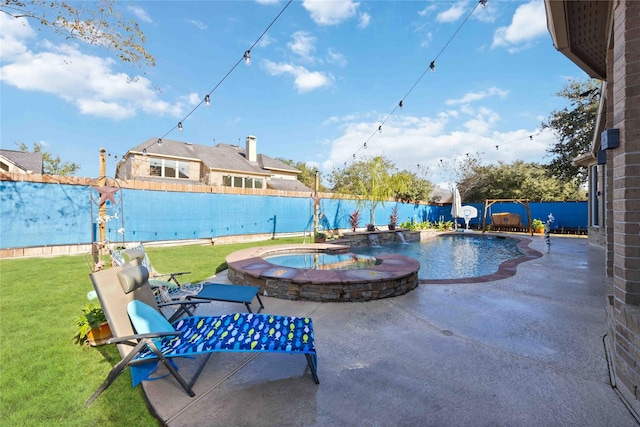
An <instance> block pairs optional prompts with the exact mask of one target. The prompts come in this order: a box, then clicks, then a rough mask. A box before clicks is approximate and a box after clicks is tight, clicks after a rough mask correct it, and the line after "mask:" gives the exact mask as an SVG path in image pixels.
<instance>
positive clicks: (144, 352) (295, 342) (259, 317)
mask: <svg viewBox="0 0 640 427" xmlns="http://www.w3.org/2000/svg"><path fill="white" fill-rule="evenodd" d="M90 277H91V281H92V282H93V286H94V288H95V290H96V293H97V295H98V298H99V299H100V303H101V304H102V308H103V310H104V313H105V315H106V317H107V320H108V322H109V326H110V327H111V332H112V334H113V336H114V337H113V338H111V339H109V340H108V341H107V342H106V344H117V346H118V350H119V352H120V356H121V357H122V360H121V361H120V362H118V363H117V364H116V365H115V366H114V367H113V368H112V369H111V371H110V372H109V374H108V376H107V378H106V380H105V381H104V382H103V383H102V385H101V386H100V387H99V388H98V389H97V390H96V392H95V393H94V394H93V395H92V396H91V397H90V398H89V400H88V401H87V403H86V406H89V405H91V403H92V402H93V401H94V400H95V399H96V398H97V397H98V396H99V395H100V394H101V393H102V392H103V391H104V390H106V388H107V387H109V385H111V384H112V383H113V381H115V379H116V378H117V377H118V376H119V375H120V374H121V373H122V372H123V371H124V370H125V369H126V368H127V367H128V368H130V370H131V377H132V383H133V387H135V386H136V385H138V384H139V383H140V382H141V381H144V380H146V379H150V376H151V375H152V374H153V373H154V372H155V370H156V368H157V366H158V363H159V362H160V363H162V364H163V365H164V366H165V367H166V368H167V370H168V371H169V373H170V374H171V375H172V376H173V377H174V378H175V379H176V381H178V382H179V383H180V385H181V386H182V388H183V389H184V390H185V392H186V393H187V394H189V396H192V397H193V396H195V393H194V392H193V389H192V387H193V385H194V384H195V382H196V380H197V379H198V377H199V376H200V373H201V372H202V369H203V368H204V366H205V365H206V363H207V361H208V360H209V357H210V356H211V354H212V353H214V352H266V353H268V352H276V353H289V354H304V355H305V357H306V359H307V366H308V367H309V370H310V373H311V376H312V378H313V380H314V382H315V383H316V384H319V383H320V381H319V379H318V375H317V355H316V349H315V343H314V334H313V323H312V320H311V318H308V317H290V316H278V315H271V314H259V313H233V314H228V315H223V316H189V317H185V318H182V319H180V320H177V321H175V322H173V323H169V321H167V320H166V319H165V318H164V317H163V316H162V315H161V313H160V311H159V308H158V305H157V303H156V300H155V298H154V295H153V292H152V290H151V287H150V285H149V282H148V280H149V273H148V271H147V269H146V268H145V267H144V266H140V265H137V262H133V263H129V264H126V265H124V266H118V267H112V268H109V269H106V270H102V271H99V272H95V273H92V274H91V275H90ZM184 303H187V304H188V301H185V302H184ZM196 355H200V356H198V357H199V358H202V360H201V362H200V365H199V367H198V369H197V370H196V372H195V374H194V376H193V378H192V379H191V380H190V381H189V382H187V381H186V380H185V379H184V378H183V377H182V376H181V375H180V374H179V373H178V370H177V365H176V362H177V361H178V360H180V359H179V358H181V357H188V358H192V357H193V356H196Z"/></svg>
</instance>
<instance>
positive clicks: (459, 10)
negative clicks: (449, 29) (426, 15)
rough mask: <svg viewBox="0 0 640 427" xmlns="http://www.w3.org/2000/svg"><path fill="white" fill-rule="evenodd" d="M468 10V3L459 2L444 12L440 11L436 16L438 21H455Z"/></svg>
mask: <svg viewBox="0 0 640 427" xmlns="http://www.w3.org/2000/svg"><path fill="white" fill-rule="evenodd" d="M465 10H466V3H457V4H454V5H453V6H451V7H450V8H449V9H447V10H445V11H444V12H440V13H438V15H437V16H436V21H438V22H455V21H457V20H458V19H460V17H461V16H462V14H463V13H464V12H465Z"/></svg>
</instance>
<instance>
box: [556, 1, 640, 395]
mask: <svg viewBox="0 0 640 427" xmlns="http://www.w3.org/2000/svg"><path fill="white" fill-rule="evenodd" d="M545 7H546V13H547V24H548V28H549V32H550V33H551V36H552V39H553V42H554V45H555V47H556V48H557V49H558V50H559V51H560V52H561V53H562V54H564V55H565V56H567V57H568V58H569V59H570V60H571V61H573V62H574V63H575V64H576V65H578V66H579V67H580V68H581V69H583V70H584V71H585V72H586V73H587V74H589V75H590V76H591V77H594V78H597V79H599V80H601V81H602V82H603V86H602V89H603V90H602V91H601V100H600V112H601V114H600V118H599V120H598V123H597V126H596V129H597V132H596V135H595V136H594V141H593V144H592V150H591V153H587V154H586V155H584V156H581V157H580V158H578V159H576V162H578V163H579V164H582V165H584V166H587V167H588V168H589V182H590V189H589V193H590V194H589V195H590V197H589V201H590V212H589V214H590V217H589V221H590V224H589V225H590V228H589V241H590V243H597V244H601V245H603V246H604V247H605V260H604V262H605V263H606V277H605V279H604V282H605V286H606V287H607V300H606V303H607V336H606V338H607V346H608V350H609V353H610V354H611V361H612V368H613V371H614V374H615V380H616V382H617V383H622V384H624V386H625V389H626V390H625V391H629V392H630V393H631V394H632V395H633V396H634V397H635V398H636V399H638V398H639V397H640V1H632V0H627V1H625V0H615V1H566V0H563V1H558V0H545ZM616 134H617V135H616ZM636 404H637V403H636Z"/></svg>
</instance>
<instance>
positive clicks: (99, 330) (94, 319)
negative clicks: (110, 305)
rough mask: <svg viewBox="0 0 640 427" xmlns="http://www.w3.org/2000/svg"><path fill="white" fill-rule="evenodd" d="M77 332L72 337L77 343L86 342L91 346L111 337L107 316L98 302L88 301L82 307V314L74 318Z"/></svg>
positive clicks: (102, 342)
mask: <svg viewBox="0 0 640 427" xmlns="http://www.w3.org/2000/svg"><path fill="white" fill-rule="evenodd" d="M76 325H77V326H78V333H77V334H76V336H75V337H74V338H75V340H76V343H77V344H80V345H82V344H84V343H86V342H88V343H89V345H91V346H94V347H95V346H97V345H102V344H104V342H105V341H106V340H108V339H109V338H111V328H109V323H108V322H107V318H106V316H105V315H104V311H102V307H101V306H100V305H98V304H94V303H89V304H88V305H87V306H86V307H85V308H83V309H82V314H81V315H80V316H78V318H77V319H76Z"/></svg>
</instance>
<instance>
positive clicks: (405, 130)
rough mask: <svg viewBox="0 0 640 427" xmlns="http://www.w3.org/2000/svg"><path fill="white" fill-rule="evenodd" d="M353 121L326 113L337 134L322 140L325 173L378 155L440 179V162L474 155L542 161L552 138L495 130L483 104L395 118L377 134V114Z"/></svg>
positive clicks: (487, 160)
mask: <svg viewBox="0 0 640 427" xmlns="http://www.w3.org/2000/svg"><path fill="white" fill-rule="evenodd" d="M352 119H353V120H352V121H346V119H345V118H338V117H331V118H329V119H327V120H326V121H325V123H324V124H325V125H327V126H336V128H337V130H338V131H339V132H340V136H339V137H337V138H335V139H333V140H330V141H327V145H328V146H329V150H328V156H327V158H326V160H325V161H323V162H322V168H323V170H324V171H326V172H330V171H331V170H332V168H333V167H343V166H344V164H345V162H346V163H347V164H348V163H349V162H350V161H352V160H353V155H354V154H356V159H360V158H362V157H373V156H378V155H383V156H385V157H386V158H388V159H389V160H391V161H392V162H393V163H395V165H396V167H398V168H399V169H406V170H415V169H416V167H417V165H418V164H419V165H420V167H421V168H422V167H426V168H428V170H429V173H428V175H427V178H428V179H430V180H431V181H432V182H441V181H444V180H446V179H445V178H446V177H445V176H443V172H444V171H443V170H442V167H441V164H440V163H441V162H440V160H443V161H447V160H452V159H454V158H456V157H460V156H464V155H465V154H466V153H478V155H479V156H480V158H481V160H482V161H483V163H486V164H494V163H496V162H498V161H502V162H505V163H511V162H513V161H515V160H524V161H527V162H529V161H532V162H533V161H534V162H542V161H543V159H544V157H545V155H546V151H545V150H546V147H547V146H548V145H549V143H550V142H551V141H553V135H552V134H551V133H549V132H542V133H540V134H538V133H534V132H532V131H531V130H526V129H519V130H516V131H508V132H501V131H498V130H496V128H495V127H496V124H497V123H498V122H499V120H500V116H499V114H497V113H496V112H495V111H493V110H491V109H488V108H486V107H480V108H476V109H468V110H466V111H464V112H463V111H450V112H446V113H439V114H438V115H437V116H435V117H418V116H402V117H396V116H394V117H392V118H391V119H390V120H388V121H387V122H386V123H385V125H384V126H383V129H382V132H381V133H377V132H375V129H377V127H378V125H379V123H380V119H381V117H375V118H371V119H370V120H361V119H358V118H352ZM372 133H373V135H374V136H373V137H372V138H371V135H372ZM532 135H534V136H532ZM367 140H368V142H367V148H364V147H363V143H364V142H365V141H367ZM496 145H498V149H496V148H495V146H496Z"/></svg>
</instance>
